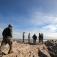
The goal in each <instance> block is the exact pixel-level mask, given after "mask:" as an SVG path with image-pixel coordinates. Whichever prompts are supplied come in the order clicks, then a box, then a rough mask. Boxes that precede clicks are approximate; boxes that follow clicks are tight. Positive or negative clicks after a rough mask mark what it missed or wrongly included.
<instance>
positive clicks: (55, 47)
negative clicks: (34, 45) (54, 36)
mask: <svg viewBox="0 0 57 57" xmlns="http://www.w3.org/2000/svg"><path fill="white" fill-rule="evenodd" d="M55 42H56V41H53V40H48V41H47V42H46V46H47V48H48V50H49V53H50V55H51V56H52V57H57V43H55Z"/></svg>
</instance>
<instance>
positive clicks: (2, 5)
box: [0, 0, 57, 39]
mask: <svg viewBox="0 0 57 57" xmlns="http://www.w3.org/2000/svg"><path fill="white" fill-rule="evenodd" d="M8 24H12V26H13V36H14V37H15V38H22V32H24V31H25V32H26V34H25V35H26V38H27V35H28V33H29V32H30V33H31V36H32V35H33V34H34V33H36V35H37V36H38V33H39V32H42V33H43V34H44V38H45V39H46V38H49V39H51V38H52V39H57V0H0V36H1V35H2V31H3V29H4V28H6V27H7V26H8ZM14 37H13V38H14Z"/></svg>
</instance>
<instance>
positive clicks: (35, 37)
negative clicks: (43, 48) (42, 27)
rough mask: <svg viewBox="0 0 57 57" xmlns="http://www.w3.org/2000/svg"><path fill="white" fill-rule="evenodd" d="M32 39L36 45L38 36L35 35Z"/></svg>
mask: <svg viewBox="0 0 57 57" xmlns="http://www.w3.org/2000/svg"><path fill="white" fill-rule="evenodd" d="M32 38H33V43H34V44H36V39H37V36H36V34H34V35H33V36H32Z"/></svg>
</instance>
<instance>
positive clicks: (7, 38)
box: [1, 24, 12, 53]
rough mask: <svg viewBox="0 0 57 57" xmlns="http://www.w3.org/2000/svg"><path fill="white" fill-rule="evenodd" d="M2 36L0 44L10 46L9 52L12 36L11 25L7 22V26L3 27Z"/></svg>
mask: <svg viewBox="0 0 57 57" xmlns="http://www.w3.org/2000/svg"><path fill="white" fill-rule="evenodd" d="M2 36H3V40H2V43H1V46H2V45H3V44H7V43H8V44H9V46H10V49H9V52H8V53H10V50H11V48H12V42H11V38H12V26H11V25H10V24H9V25H8V27H7V28H5V29H4V30H3V32H2Z"/></svg>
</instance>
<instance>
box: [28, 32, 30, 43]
mask: <svg viewBox="0 0 57 57" xmlns="http://www.w3.org/2000/svg"><path fill="white" fill-rule="evenodd" d="M28 43H30V33H29V34H28Z"/></svg>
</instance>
